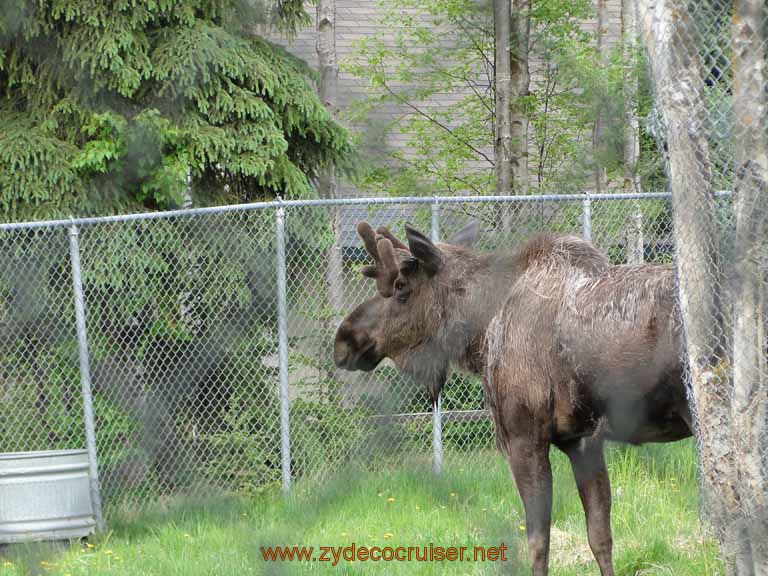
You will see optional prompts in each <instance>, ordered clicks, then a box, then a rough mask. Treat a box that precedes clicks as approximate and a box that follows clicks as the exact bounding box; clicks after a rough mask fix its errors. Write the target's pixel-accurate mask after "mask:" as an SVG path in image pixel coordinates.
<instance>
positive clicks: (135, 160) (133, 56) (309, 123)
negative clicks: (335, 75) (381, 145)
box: [0, 0, 350, 219]
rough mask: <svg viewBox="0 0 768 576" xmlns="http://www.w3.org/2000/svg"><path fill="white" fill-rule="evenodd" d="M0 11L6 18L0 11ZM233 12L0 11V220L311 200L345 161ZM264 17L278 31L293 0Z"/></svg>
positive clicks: (268, 47) (57, 1) (47, 7)
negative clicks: (317, 185)
mask: <svg viewBox="0 0 768 576" xmlns="http://www.w3.org/2000/svg"><path fill="white" fill-rule="evenodd" d="M5 5H7V6H5ZM267 8H269V6H267V5H264V4H262V3H256V4H254V3H252V2H244V1H242V0H195V1H193V2H182V1H180V0H163V1H160V2H149V3H141V4H136V3H135V2H132V1H128V0H122V1H118V2H104V1H96V0H45V1H44V0H41V1H40V2H36V3H31V2H21V1H11V2H6V3H5V4H4V13H3V15H2V16H1V17H0V126H2V128H3V129H2V130H0V190H2V193H0V213H2V214H3V217H4V218H6V219H19V218H41V217H47V216H53V215H70V214H73V213H76V214H91V213H111V212H118V211H123V210H127V209H134V210H135V209H165V208H172V207H177V206H179V205H180V204H181V203H182V201H183V200H184V194H185V191H186V190H187V188H188V186H189V184H190V183H189V182H188V180H189V179H191V187H192V195H193V197H194V200H195V201H196V202H197V203H206V204H207V203H229V202H235V201H248V200H254V199H258V198H262V197H265V196H266V197H270V196H274V195H282V196H291V197H300V196H307V195H311V194H313V190H312V186H311V184H310V178H312V177H313V176H314V175H315V174H316V173H317V171H318V170H319V169H320V168H322V167H323V166H325V165H327V164H328V163H329V162H336V163H339V162H340V161H341V160H342V159H343V158H344V157H345V156H346V155H347V154H348V152H349V149H350V144H349V140H348V138H347V135H346V132H345V131H344V130H343V129H342V128H341V127H339V126H338V125H337V124H335V123H334V122H333V121H332V119H331V117H330V115H329V113H328V112H327V111H326V110H325V108H324V106H323V105H322V103H321V102H320V101H319V100H318V98H317V97H316V95H315V88H314V86H313V84H312V83H311V81H310V80H311V76H312V74H311V72H310V71H309V69H308V68H307V66H306V65H305V64H303V63H302V62H300V61H298V60H296V59H295V58H293V57H292V56H290V55H289V54H288V53H287V52H285V51H284V50H283V49H281V48H279V47H277V46H275V45H273V44H271V43H269V42H267V41H266V40H264V39H262V38H259V37H257V36H254V35H253V34H252V33H251V32H250V30H252V29H253V26H254V25H256V24H258V23H263V22H264V21H265V19H266V18H268V17H269V16H268V12H269V11H268V10H267ZM272 8H273V9H272V10H271V13H272V14H273V15H274V16H273V17H274V18H276V19H277V23H278V25H279V27H280V28H282V29H283V30H285V31H286V32H288V33H290V32H291V31H293V32H295V30H296V27H297V26H298V25H300V24H303V23H305V22H306V18H307V15H306V13H305V12H304V10H303V7H302V3H301V2H297V1H296V0H281V1H279V2H277V4H276V6H272Z"/></svg>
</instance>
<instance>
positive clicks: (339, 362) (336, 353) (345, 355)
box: [333, 340, 352, 368]
mask: <svg viewBox="0 0 768 576" xmlns="http://www.w3.org/2000/svg"><path fill="white" fill-rule="evenodd" d="M351 352H352V351H351V350H350V348H349V346H348V345H347V343H346V342H343V341H342V342H339V341H338V340H336V344H335V345H334V347H333V362H334V364H336V366H338V367H339V368H346V367H347V361H348V360H349V357H350V355H351Z"/></svg>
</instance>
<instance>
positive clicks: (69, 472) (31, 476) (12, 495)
mask: <svg viewBox="0 0 768 576" xmlns="http://www.w3.org/2000/svg"><path fill="white" fill-rule="evenodd" d="M95 527H96V519H95V517H94V513H93V506H92V503H91V493H90V479H89V474H88V453H87V451H85V450H48V451H43V452H12V453H5V454H0V543H5V544H7V543H12V542H29V541H32V540H69V539H72V538H80V537H83V536H87V535H88V534H91V533H92V532H93V531H94V529H95Z"/></svg>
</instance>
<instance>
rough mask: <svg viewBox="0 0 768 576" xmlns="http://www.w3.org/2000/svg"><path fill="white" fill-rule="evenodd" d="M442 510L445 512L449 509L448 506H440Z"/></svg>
mask: <svg viewBox="0 0 768 576" xmlns="http://www.w3.org/2000/svg"><path fill="white" fill-rule="evenodd" d="M440 508H442V509H443V510H445V509H446V508H448V506H440Z"/></svg>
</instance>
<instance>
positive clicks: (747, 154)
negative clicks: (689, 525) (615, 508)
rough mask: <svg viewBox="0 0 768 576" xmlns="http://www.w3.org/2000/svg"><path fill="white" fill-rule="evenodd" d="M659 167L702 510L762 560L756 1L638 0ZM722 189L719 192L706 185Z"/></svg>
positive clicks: (761, 40)
mask: <svg viewBox="0 0 768 576" xmlns="http://www.w3.org/2000/svg"><path fill="white" fill-rule="evenodd" d="M641 7H642V8H641V11H642V12H643V14H644V17H643V18H644V34H645V37H646V39H647V41H646V44H647V46H648V52H649V57H650V64H651V69H652V76H653V80H654V85H655V92H656V98H655V102H656V106H657V107H658V108H659V111H660V114H659V117H660V118H662V119H663V123H664V130H663V131H661V132H660V134H662V138H661V142H660V144H661V148H662V150H663V151H664V152H665V155H666V157H667V163H668V175H669V181H670V185H671V189H672V195H673V204H674V206H675V210H674V228H675V233H676V238H677V243H678V247H679V248H678V252H677V269H678V277H679V285H680V303H681V312H682V319H683V322H684V326H685V331H686V340H687V342H686V347H687V354H688V357H689V379H690V390H691V405H692V408H693V418H694V421H695V427H696V431H697V440H698V446H699V456H700V459H699V460H700V471H701V480H702V488H703V495H704V502H705V506H704V508H705V512H707V514H708V517H709V519H710V520H711V521H712V523H713V524H714V526H715V527H716V529H717V531H718V535H719V537H720V539H721V541H722V543H723V544H724V550H725V551H726V552H727V553H728V554H729V555H731V556H732V557H731V558H730V559H729V562H727V565H728V566H729V567H731V566H732V571H733V572H734V573H736V574H739V575H752V574H765V573H766V572H765V571H766V569H767V568H766V567H767V566H768V371H767V370H766V354H767V353H768V348H767V347H766V328H767V327H768V326H767V325H766V312H768V310H767V309H766V303H767V302H768V299H767V298H766V297H767V296H768V290H767V285H766V279H767V273H768V258H767V257H768V250H767V246H768V244H767V243H766V214H768V211H767V208H768V117H767V115H768V98H767V94H768V81H767V80H768V78H766V65H767V64H768V63H767V62H766V49H767V48H766V41H767V40H768V7H766V4H765V2H764V1H762V0H757V1H756V0H747V1H744V2H725V1H719V0H703V1H698V2H683V1H682V0H673V1H665V2H649V1H644V2H641ZM719 189H732V190H733V197H732V200H730V199H723V198H716V195H715V194H714V191H716V190H719Z"/></svg>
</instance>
